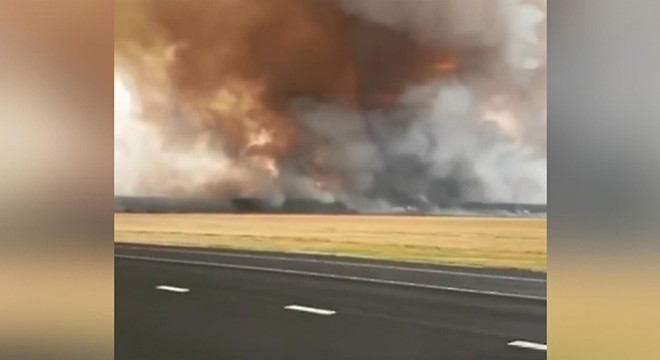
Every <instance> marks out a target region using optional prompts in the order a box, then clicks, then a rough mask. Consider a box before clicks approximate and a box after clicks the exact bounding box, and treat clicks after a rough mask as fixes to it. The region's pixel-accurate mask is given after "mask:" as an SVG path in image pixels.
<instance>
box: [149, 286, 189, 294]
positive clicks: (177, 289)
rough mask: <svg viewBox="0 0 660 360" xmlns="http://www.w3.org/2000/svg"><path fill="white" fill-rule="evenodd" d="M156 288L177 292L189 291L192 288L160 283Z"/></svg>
mask: <svg viewBox="0 0 660 360" xmlns="http://www.w3.org/2000/svg"><path fill="white" fill-rule="evenodd" d="M156 290H163V291H170V292H175V293H187V292H189V291H190V289H186V288H182V287H177V286H169V285H158V286H156Z"/></svg>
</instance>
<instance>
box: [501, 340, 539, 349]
mask: <svg viewBox="0 0 660 360" xmlns="http://www.w3.org/2000/svg"><path fill="white" fill-rule="evenodd" d="M507 345H509V346H515V347H519V348H523V349H531V350H539V351H547V350H548V345H546V344H539V343H534V342H530V341H524V340H515V341H512V342H510V343H508V344H507Z"/></svg>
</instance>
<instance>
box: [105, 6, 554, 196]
mask: <svg viewBox="0 0 660 360" xmlns="http://www.w3.org/2000/svg"><path fill="white" fill-rule="evenodd" d="M468 3H469V4H468ZM116 4H117V19H118V22H117V27H116V28H117V30H116V44H117V45H116V55H117V57H118V59H120V60H121V61H118V62H117V69H116V75H115V110H116V112H117V114H118V115H117V116H116V118H115V124H116V125H115V126H116V129H117V126H119V127H122V128H121V129H119V130H118V131H117V132H118V133H120V134H126V133H127V132H131V131H132V130H129V128H131V126H133V125H136V124H135V122H139V123H141V125H140V126H141V129H142V130H140V131H142V132H144V133H149V134H150V135H148V136H150V137H153V138H154V139H158V140H157V141H155V143H157V145H154V146H155V148H158V149H160V150H153V151H154V152H159V151H160V152H161V153H167V154H169V155H168V156H172V157H175V158H177V159H178V158H180V157H185V158H186V159H188V160H186V161H181V163H186V164H188V163H189V162H191V161H192V160H190V159H192V158H196V157H200V156H201V155H200V154H202V153H209V154H213V155H208V154H206V155H204V156H201V157H203V158H205V159H207V160H208V161H207V162H205V163H204V165H200V164H201V163H200V162H194V163H195V164H197V165H195V166H191V167H188V166H187V165H186V166H185V167H181V166H178V167H176V170H175V171H173V170H172V167H171V166H170V167H169V168H168V165H167V163H168V161H167V160H166V159H165V158H164V157H163V156H162V155H159V160H158V161H153V163H151V164H143V167H142V169H143V170H144V171H143V174H142V175H141V176H138V178H139V179H140V180H139V181H138V182H139V183H140V184H141V185H135V186H133V187H132V189H134V191H133V192H137V193H140V192H141V191H146V192H153V191H154V189H157V190H156V192H159V193H166V194H171V193H174V195H177V194H180V193H181V192H183V193H185V194H197V195H202V196H219V197H222V196H226V195H230V196H236V195H241V196H266V197H268V196H271V195H272V196H275V197H276V198H281V197H282V196H287V195H288V193H290V192H294V193H296V191H297V190H295V189H293V188H294V187H298V188H305V186H307V185H303V183H308V184H310V185H309V186H310V187H311V188H314V189H316V190H315V191H319V192H322V193H326V192H329V193H332V194H333V195H334V196H340V197H341V196H344V197H350V196H360V197H367V198H368V197H373V198H379V197H385V198H387V197H390V196H389V195H384V194H385V193H397V194H398V195H396V197H397V198H399V197H402V198H403V197H409V198H415V199H417V198H428V196H421V195H419V194H416V195H411V194H408V192H409V189H406V190H405V191H402V190H398V189H399V188H401V187H402V186H403V185H401V184H389V183H390V182H393V181H400V180H396V179H398V178H397V177H396V176H394V175H393V174H394V172H398V171H399V170H396V169H394V167H396V168H398V167H401V166H403V165H397V164H399V163H401V161H403V160H400V159H399V158H401V159H403V158H410V159H413V158H414V157H417V158H416V159H413V160H409V161H412V162H415V163H419V164H417V165H412V164H411V165H406V166H409V167H413V168H416V167H420V166H431V168H433V167H436V168H437V167H438V166H439V167H441V168H443V169H444V168H447V169H449V168H448V167H447V166H449V164H447V165H445V164H439V163H438V164H435V165H434V162H438V161H443V162H444V161H450V162H453V161H455V160H446V159H447V156H436V155H433V156H436V157H435V158H434V159H421V158H420V157H422V156H430V155H423V154H433V153H434V152H436V151H438V150H433V149H429V150H425V151H422V150H421V149H415V148H416V147H419V146H435V147H437V148H442V147H443V146H448V145H446V144H449V143H455V142H457V140H458V139H455V138H454V139H452V138H451V134H441V133H438V134H436V133H434V132H433V131H436V130H429V131H431V132H427V133H425V134H424V136H428V137H430V138H433V139H432V140H430V141H427V140H425V141H424V142H421V143H420V142H415V141H413V142H412V143H407V144H403V142H404V140H405V139H412V137H411V136H412V135H411V134H412V133H414V132H417V131H419V130H418V128H417V124H423V123H424V122H423V121H420V120H419V119H418V118H417V117H419V116H421V115H420V114H423V112H422V111H421V110H420V109H410V106H403V105H402V104H403V103H402V99H404V98H406V97H410V96H411V95H409V94H423V95H421V96H422V97H421V98H418V99H416V100H415V102H414V103H415V104H421V105H422V106H425V107H428V108H430V109H436V108H437V106H436V105H434V104H433V103H434V102H436V101H437V100H436V98H434V96H435V95H432V94H435V93H438V91H439V93H445V92H446V91H445V90H442V89H445V88H449V87H452V88H456V86H455V84H457V83H458V84H462V85H461V86H462V87H464V88H468V89H469V91H468V92H467V93H466V95H461V96H462V98H460V99H459V98H456V100H457V102H456V104H450V105H451V106H449V107H447V108H448V109H455V110H451V111H449V112H447V111H445V110H442V109H441V110H440V113H438V114H437V115H432V116H435V117H437V119H438V120H437V121H446V120H444V119H445V118H446V117H450V118H452V119H451V120H452V123H454V120H455V119H458V118H463V117H465V118H470V119H473V120H474V119H476V121H477V122H480V121H490V122H493V123H495V124H497V126H498V127H499V128H500V129H501V131H503V132H505V133H507V134H508V135H510V136H512V137H514V138H516V141H518V142H520V140H521V139H520V137H522V136H523V134H522V132H521V131H520V130H519V126H520V125H519V124H520V122H521V121H527V120H524V119H522V118H521V116H520V112H519V111H517V109H516V108H515V107H516V106H517V104H516V103H513V102H508V101H506V99H509V98H510V95H511V94H518V93H520V92H521V91H525V90H524V87H525V86H528V85H526V83H520V84H518V83H516V81H518V80H517V79H519V78H522V77H520V76H519V74H517V71H518V70H517V69H516V68H514V67H513V66H514V65H510V64H514V62H513V61H509V59H510V58H512V56H514V57H515V56H518V52H517V51H518V50H517V49H520V48H521V47H520V46H521V45H520V44H517V45H515V46H512V47H511V46H509V45H508V43H507V41H508V40H507V39H509V38H513V37H512V36H509V35H507V34H508V32H507V31H517V30H515V29H514V28H512V27H511V26H508V25H506V24H505V22H506V21H509V20H507V19H508V18H509V17H511V19H512V20H510V21H511V22H512V23H514V22H515V23H516V24H518V23H524V24H527V25H529V26H528V27H529V28H525V29H524V30H525V31H526V32H529V31H532V32H533V33H534V34H537V33H539V34H542V31H541V30H542V24H540V23H539V22H538V21H536V20H534V21H535V22H530V21H527V22H521V21H519V20H516V19H515V17H516V16H527V15H525V14H526V13H529V11H531V10H530V9H536V10H538V11H540V12H541V13H542V14H543V16H544V12H545V2H543V1H539V0H519V1H509V2H506V1H503V0H502V1H500V0H469V1H458V0H436V1H435V2H433V1H427V2H418V1H405V0H392V1H387V2H382V4H381V5H380V6H374V4H375V3H374V2H373V1H367V0H355V1H352V2H351V1H344V0H268V1H260V0H116ZM505 4H515V5H506V6H511V8H508V7H506V6H505ZM388 7H389V8H388ZM406 7H410V8H409V9H408V10H406ZM415 7H418V8H419V9H417V10H416V11H414V12H406V11H410V10H411V9H413V8H415ZM425 7H426V8H425ZM470 8H472V9H473V10H474V11H470V10H469V9H470ZM457 9H458V10H460V11H458V10H457ZM392 11H399V12H401V13H398V12H392ZM425 11H427V12H428V14H426V15H425V14H424V12H425ZM406 14H407V15H406ZM432 14H435V15H434V16H437V20H432V18H431V17H429V16H430V15H432ZM521 14H522V15H521ZM536 14H537V13H534V16H527V18H530V19H537V18H538V16H537V15H536ZM405 16H410V17H411V18H410V19H405ZM453 16H455V17H457V18H453ZM399 17H404V18H401V19H400V18H399ZM418 18H419V19H420V20H419V21H418ZM541 19H544V17H542V18H541ZM530 24H531V25H530ZM511 29H514V30H511ZM521 39H523V40H524V41H528V42H530V44H531V45H530V44H528V46H527V45H526V47H524V49H528V48H530V47H532V46H533V47H534V49H536V50H534V51H528V52H525V54H523V55H520V56H523V57H525V58H524V61H522V63H523V64H525V66H523V67H521V69H522V70H521V71H526V72H527V73H533V72H537V71H542V72H545V68H544V66H545V65H544V63H545V57H544V53H542V56H541V55H539V54H541V53H539V52H538V51H537V50H538V49H537V47H538V46H539V44H537V42H538V39H537V38H535V37H533V36H531V37H530V36H529V35H527V36H523V37H521ZM523 40H520V41H523ZM532 43H533V44H532ZM516 46H517V47H516ZM512 51H513V52H512ZM530 54H531V55H530ZM516 59H517V58H516ZM507 64H509V65H507ZM530 64H533V66H532V65H530ZM530 66H531V68H530ZM514 72H516V73H514ZM525 76H527V75H525ZM127 81H130V84H131V87H130V89H129V87H128V86H127ZM471 84H479V85H478V86H475V87H474V89H472V85H471ZM482 84H486V85H482ZM418 87H434V88H436V89H439V90H438V91H436V92H423V91H418V90H416V89H417V88H418ZM521 89H522V90H521ZM429 94H430V95H429ZM461 94H463V93H461ZM415 96H417V95H415ZM503 99H504V100H503ZM404 102H405V101H404ZM462 102H465V104H466V105H465V106H466V107H465V109H463V110H461V109H462V108H461V107H460V106H459V105H460V103H462ZM457 104H458V105H457ZM416 106H417V105H416ZM540 106H542V107H544V106H545V104H544V103H543V104H541V105H540ZM541 110H544V108H543V109H541ZM433 111H436V110H433ZM434 121H436V120H434ZM469 121H472V120H469ZM434 126H435V125H434ZM452 126H454V125H452ZM434 128H437V129H439V128H438V127H434ZM442 128H443V129H445V130H442V131H453V130H450V129H449V128H448V127H447V126H445V125H443V126H442ZM437 131H440V130H437ZM396 134H401V136H399V138H398V139H397V138H396V136H397V135H396ZM456 134H457V135H456V136H464V132H457V133H456ZM459 134H461V135H459ZM145 136H146V135H145ZM441 139H445V140H441ZM124 140H125V139H116V142H119V143H122V142H123V141H124ZM405 141H407V140H405ZM434 142H435V143H437V142H440V143H439V145H432V144H433V143H434ZM424 144H426V145H424ZM429 144H431V145H429ZM466 144H467V142H466ZM461 146H464V145H461ZM465 146H467V145H465ZM452 151H453V152H457V151H462V152H467V153H469V152H471V151H472V150H468V149H458V150H452ZM467 153H466V154H467ZM174 154H176V155H174ZM116 156H117V154H116ZM452 156H453V155H452ZM461 156H463V155H461ZM457 159H458V158H457ZM143 160H144V161H147V162H151V161H152V159H149V158H148V157H147V158H145V159H143ZM118 161H120V160H118ZM172 161H173V162H174V163H177V161H178V160H172ZM456 161H457V160H456ZM453 166H454V165H451V167H453ZM186 171H191V172H193V171H194V172H195V174H187V175H188V176H186V174H185V172H186ZM453 171H454V170H442V171H440V170H432V169H430V168H429V169H428V170H424V171H423V172H420V175H419V176H425V177H426V176H440V175H433V174H439V173H441V174H442V175H441V176H443V177H451V176H456V175H455V174H454V173H453ZM461 171H462V170H461ZM172 174H175V175H172ZM163 176H167V180H166V181H165V180H163V183H165V184H167V186H161V185H159V184H158V181H154V179H163ZM460 176H468V175H464V174H461V175H460ZM469 176H472V175H469ZM147 178H148V179H149V180H148V181H145V180H144V179H147ZM190 179H196V180H195V181H192V180H190ZM415 181H418V180H417V179H411V182H415ZM461 181H462V180H461ZM116 183H117V180H116ZM191 183H194V184H195V185H194V186H191ZM294 183H295V184H297V185H295V186H294V185H291V184H294ZM436 183H437V184H441V183H443V182H437V181H435V180H433V179H430V178H429V179H427V180H424V181H422V182H421V183H420V184H418V185H415V187H414V189H415V190H414V191H422V192H434V191H435V190H431V188H430V187H431V186H441V185H433V184H436ZM173 184H175V185H173ZM200 184H201V185H200ZM229 184H231V185H229ZM237 184H240V185H237ZM484 186H486V185H484ZM145 187H148V188H149V189H145ZM140 188H142V190H140ZM418 188H419V189H418ZM172 189H176V190H172ZM181 189H185V191H184V190H181ZM292 189H293V190H292ZM410 191H413V190H410ZM264 193H267V195H264ZM482 193H483V192H482ZM268 194H269V195H268ZM296 195H299V194H297V193H296ZM305 195H306V196H307V195H309V196H314V194H311V193H310V194H305ZM452 196H460V197H462V196H463V195H452ZM388 200H389V199H388ZM497 200H499V199H497Z"/></svg>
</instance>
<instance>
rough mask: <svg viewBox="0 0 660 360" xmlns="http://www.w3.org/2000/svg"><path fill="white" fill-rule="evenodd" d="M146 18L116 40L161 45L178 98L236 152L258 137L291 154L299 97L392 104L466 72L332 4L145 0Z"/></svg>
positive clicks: (272, 149) (447, 56)
mask: <svg viewBox="0 0 660 360" xmlns="http://www.w3.org/2000/svg"><path fill="white" fill-rule="evenodd" d="M135 1H137V0H135ZM139 11H142V12H144V13H143V14H141V18H140V21H142V22H143V25H142V26H141V27H139V28H137V29H138V30H137V31H135V32H133V33H129V34H124V35H123V36H124V37H126V38H124V39H122V38H120V39H118V41H132V40H133V41H142V42H143V43H148V42H149V37H150V36H151V37H154V36H157V37H158V38H159V40H160V41H164V42H165V43H166V44H167V45H168V56H169V57H170V63H169V65H168V68H167V75H168V77H169V78H170V80H171V82H172V83H173V85H174V87H175V90H176V92H177V95H178V96H179V97H181V98H182V100H183V101H184V102H185V103H186V104H187V105H188V106H191V107H192V108H193V110H194V111H196V112H197V113H199V114H201V117H202V118H203V123H204V126H207V127H209V128H211V129H215V130H216V131H217V132H219V133H220V134H222V136H223V137H224V138H225V146H226V147H228V149H227V150H228V151H229V152H230V153H232V152H233V153H234V154H240V153H241V152H242V151H245V148H246V147H248V145H249V144H250V143H251V141H252V140H251V139H252V138H254V136H255V135H254V132H255V131H265V132H266V133H268V134H269V136H271V138H272V142H269V143H268V144H262V145H261V146H253V148H254V149H253V150H252V151H256V150H255V149H258V148H260V147H261V148H263V149H262V151H264V152H267V153H269V154H271V155H273V156H274V157H276V158H282V157H285V156H286V155H287V154H288V153H290V152H291V151H293V149H295V147H296V144H297V142H298V141H299V140H300V139H299V138H300V136H301V135H300V134H299V129H297V125H296V122H295V121H294V120H293V119H291V118H290V115H289V114H288V113H287V108H288V105H289V103H290V101H291V100H292V99H295V98H298V97H309V98H313V99H316V100H318V101H322V102H331V103H342V104H347V105H350V106H360V107H385V106H389V105H394V102H395V101H396V99H397V98H398V96H399V95H400V93H401V92H402V91H403V90H404V88H405V87H406V86H407V85H410V84H413V83H418V82H421V81H423V80H426V79H428V78H430V77H432V76H437V75H438V74H442V73H452V72H455V71H457V70H458V69H459V67H460V64H459V63H458V60H457V57H456V54H455V53H454V52H453V51H452V49H428V48H423V47H421V46H420V45H418V44H416V43H415V42H414V41H413V40H412V39H411V38H410V37H408V36H407V35H406V34H403V33H399V32H397V31H395V30H392V29H389V28H387V27H385V26H382V25H377V24H373V23H368V22H366V21H364V20H362V19H358V18H356V17H354V16H351V15H349V14H347V13H345V12H344V11H342V10H341V8H340V7H339V4H338V2H337V1H335V0H143V6H142V7H140V10H139ZM140 32H142V33H140Z"/></svg>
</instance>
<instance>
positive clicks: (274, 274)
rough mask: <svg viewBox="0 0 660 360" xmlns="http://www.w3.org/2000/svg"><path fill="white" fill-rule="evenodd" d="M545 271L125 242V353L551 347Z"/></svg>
mask: <svg viewBox="0 0 660 360" xmlns="http://www.w3.org/2000/svg"><path fill="white" fill-rule="evenodd" d="M545 296H546V280H545V275H544V274H539V273H531V272H523V271H509V270H486V269H472V268H458V267H442V266H431V265H411V264H407V263H396V262H384V261H370V260H355V259H348V258H338V257H328V256H319V255H291V254H274V253H258V252H244V251H220V250H209V249H190V248H169V247H150V246H137V245H127V244H117V245H116V246H115V358H116V359H142V360H146V359H312V360H317V359H318V360H321V359H341V360H349V359H359V360H363V359H365V360H366V359H397V360H398V359H401V360H407V359H507V360H510V359H545V358H546V352H547V350H546V346H545V344H546V300H545Z"/></svg>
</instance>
